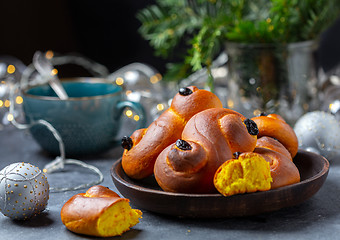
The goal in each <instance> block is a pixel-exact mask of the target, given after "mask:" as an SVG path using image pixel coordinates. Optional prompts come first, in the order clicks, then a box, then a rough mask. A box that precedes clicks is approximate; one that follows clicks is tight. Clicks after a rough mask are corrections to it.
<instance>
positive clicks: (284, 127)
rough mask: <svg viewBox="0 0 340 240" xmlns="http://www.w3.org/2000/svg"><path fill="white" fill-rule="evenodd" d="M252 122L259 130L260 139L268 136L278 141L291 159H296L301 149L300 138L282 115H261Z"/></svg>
mask: <svg viewBox="0 0 340 240" xmlns="http://www.w3.org/2000/svg"><path fill="white" fill-rule="evenodd" d="M252 120H253V121H254V122H255V123H256V124H257V127H258V129H259V134H258V137H259V138H260V137H262V136H268V137H272V138H275V139H277V140H278V141H279V142H280V143H281V144H283V146H285V148H286V149H287V150H288V151H289V152H290V155H291V157H292V158H294V157H295V155H296V153H297V151H298V147H299V145H298V138H297V136H296V134H295V132H294V129H293V128H292V127H291V126H290V125H289V124H288V123H286V122H285V120H284V119H283V118H282V117H281V116H280V115H278V114H268V115H261V116H258V117H254V118H252Z"/></svg>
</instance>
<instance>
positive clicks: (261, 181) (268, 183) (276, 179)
mask: <svg viewBox="0 0 340 240" xmlns="http://www.w3.org/2000/svg"><path fill="white" fill-rule="evenodd" d="M297 182H300V173H299V170H298V169H297V167H296V166H295V164H294V163H293V161H292V157H291V155H290V153H289V152H288V150H287V149H286V148H285V147H284V146H283V145H282V144H281V143H280V142H278V141H277V140H275V139H274V138H271V137H261V138H259V139H258V140H257V144H256V148H255V150H254V151H253V152H245V153H240V154H237V156H236V159H230V160H227V161H226V162H225V163H223V164H222V165H221V166H220V167H219V168H218V170H217V171H216V173H215V176H214V185H215V187H216V189H217V190H218V191H219V192H220V193H221V194H222V195H224V196H231V195H235V194H242V193H251V192H256V191H267V190H270V189H276V188H279V187H283V186H287V185H291V184H294V183H297Z"/></svg>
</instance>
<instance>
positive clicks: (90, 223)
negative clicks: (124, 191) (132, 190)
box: [61, 185, 142, 237]
mask: <svg viewBox="0 0 340 240" xmlns="http://www.w3.org/2000/svg"><path fill="white" fill-rule="evenodd" d="M141 216H142V212H141V211H139V210H137V209H131V207H130V205H129V200H128V199H126V198H121V197H119V195H118V194H116V193H115V192H113V191H111V190H110V189H108V188H106V187H103V186H99V185H97V186H93V187H91V188H90V189H89V190H87V192H86V193H79V194H77V195H74V196H73V197H71V198H70V199H69V200H68V201H67V202H66V203H65V204H64V206H63V207H62V209H61V221H62V222H63V224H64V225H65V226H66V228H67V229H69V230H70V231H72V232H75V233H80V234H85V235H90V236H99V237H110V236H116V235H121V234H122V233H123V232H125V231H127V230H129V229H130V227H132V226H134V225H136V224H137V223H138V222H139V218H141Z"/></svg>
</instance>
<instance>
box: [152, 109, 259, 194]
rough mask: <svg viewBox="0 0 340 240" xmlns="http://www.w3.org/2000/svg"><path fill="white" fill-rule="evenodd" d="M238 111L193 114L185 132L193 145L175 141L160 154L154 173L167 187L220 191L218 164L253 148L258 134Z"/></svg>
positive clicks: (184, 189) (226, 110)
mask: <svg viewBox="0 0 340 240" xmlns="http://www.w3.org/2000/svg"><path fill="white" fill-rule="evenodd" d="M245 119H246V118H245V117H244V116H243V115H241V114H240V113H238V112H235V111H233V110H229V109H224V108H213V109H208V110H205V111H202V112H200V113H198V114H196V115H195V116H194V117H193V118H191V119H190V120H189V121H188V123H187V125H186V126H185V128H184V130H183V133H182V140H184V141H185V142H186V143H187V144H188V146H190V149H186V150H183V149H181V148H179V147H178V146H177V143H173V144H171V145H170V146H168V147H167V148H166V149H165V150H164V151H162V153H161V154H160V155H159V156H158V158H157V160H156V163H155V168H154V174H155V178H156V181H157V182H158V184H159V185H160V187H161V188H162V189H163V190H164V191H170V192H182V193H211V192H216V189H215V187H214V184H213V178H214V174H215V172H216V170H217V169H218V167H219V166H220V165H221V164H222V163H224V162H225V161H227V160H229V159H231V158H232V157H233V153H234V152H252V151H253V150H254V149H255V146H256V139H257V137H256V135H251V134H249V132H248V129H247V127H246V125H245V124H244V120H245Z"/></svg>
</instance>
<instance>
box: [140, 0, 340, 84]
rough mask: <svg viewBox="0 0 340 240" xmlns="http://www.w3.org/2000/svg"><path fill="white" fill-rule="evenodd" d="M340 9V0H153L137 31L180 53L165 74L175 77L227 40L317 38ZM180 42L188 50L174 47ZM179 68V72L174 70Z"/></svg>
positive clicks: (160, 49)
mask: <svg viewBox="0 0 340 240" xmlns="http://www.w3.org/2000/svg"><path fill="white" fill-rule="evenodd" d="M339 14H340V0H257V1H253V0H156V4H155V5H152V6H149V7H147V8H145V9H143V10H141V11H140V12H139V13H138V15H137V18H138V19H139V20H140V21H141V23H142V26H141V27H140V29H139V30H140V33H141V34H142V36H143V37H144V38H145V39H146V40H149V41H150V44H151V46H152V47H153V48H154V49H155V53H156V55H159V56H162V57H164V58H169V57H174V56H175V55H176V54H174V53H178V52H179V53H180V54H183V55H180V56H179V57H181V58H183V62H182V63H181V64H172V65H169V66H170V67H171V70H170V71H169V72H168V74H167V75H166V76H165V78H168V79H170V80H179V79H182V78H184V77H186V76H187V75H188V74H190V73H191V72H193V71H197V70H199V69H201V68H202V67H204V66H207V67H208V70H209V67H210V64H211V62H212V60H213V58H214V57H215V56H216V54H217V53H218V52H219V51H221V50H222V46H223V43H224V42H225V41H234V42H243V43H289V42H297V41H305V40H310V39H315V38H317V37H318V36H319V35H320V33H322V31H324V30H325V29H326V28H327V27H328V26H329V25H330V24H331V23H332V22H333V21H334V20H335V19H336V18H337V17H338V16H339ZM179 45H182V46H183V45H184V48H185V49H186V51H185V52H184V53H183V51H178V49H177V48H178V46H179ZM176 73H177V74H176Z"/></svg>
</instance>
